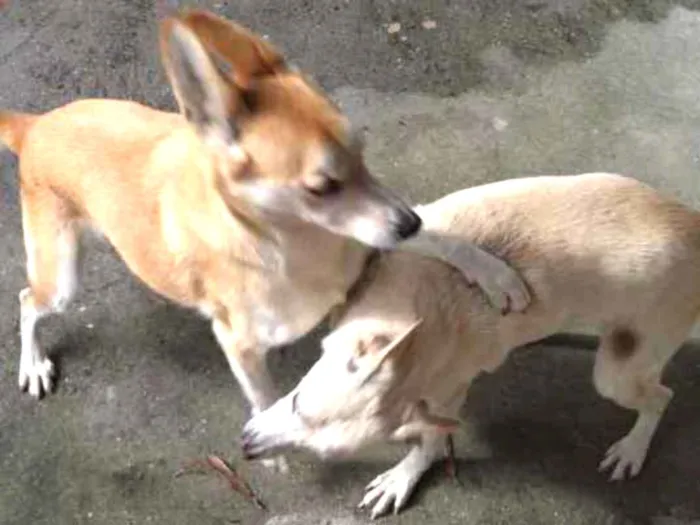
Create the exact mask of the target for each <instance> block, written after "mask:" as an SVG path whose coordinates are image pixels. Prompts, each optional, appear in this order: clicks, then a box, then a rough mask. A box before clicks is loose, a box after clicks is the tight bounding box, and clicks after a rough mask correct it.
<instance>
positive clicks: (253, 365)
mask: <svg viewBox="0 0 700 525" xmlns="http://www.w3.org/2000/svg"><path fill="white" fill-rule="evenodd" d="M212 328H213V330H214V335H215V336H216V339H217V341H218V342H219V344H220V345H221V348H222V349H223V351H224V354H225V355H226V359H227V360H228V364H229V367H230V368H231V372H233V375H234V376H235V377H236V380H237V381H238V384H239V385H240V387H241V389H242V390H243V394H244V395H245V397H246V399H247V400H248V402H249V403H250V405H251V408H252V411H253V414H257V413H259V412H262V411H263V410H265V409H266V408H267V407H269V406H270V405H272V404H273V403H274V402H275V401H276V400H277V397H278V395H277V390H276V389H275V387H274V385H273V383H272V378H271V377H270V372H269V371H268V369H267V362H266V359H265V357H266V350H267V349H266V348H261V347H259V346H255V345H251V344H250V343H249V342H248V341H245V340H242V339H241V338H240V337H237V336H236V334H235V333H234V331H233V330H232V329H231V326H230V325H229V324H227V323H226V322H224V321H222V320H214V322H213V325H212ZM262 463H263V465H265V466H266V467H269V468H273V469H276V470H278V471H280V472H282V473H286V472H287V471H288V470H289V467H288V466H287V462H286V460H285V458H284V457H283V456H278V457H276V458H267V459H263V460H262Z"/></svg>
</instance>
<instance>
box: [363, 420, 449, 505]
mask: <svg viewBox="0 0 700 525" xmlns="http://www.w3.org/2000/svg"><path fill="white" fill-rule="evenodd" d="M444 446H445V436H444V434H437V433H436V434H434V435H432V434H431V435H430V436H429V437H424V438H423V440H422V442H421V444H420V445H416V446H414V447H413V448H412V449H411V450H410V452H409V453H408V454H407V455H406V457H404V458H403V459H402V460H401V461H400V462H399V463H397V464H396V465H395V466H394V467H392V468H391V469H389V470H387V471H386V472H384V473H382V474H380V475H379V476H377V477H376V478H374V480H373V481H372V482H371V483H370V484H369V485H367V488H366V489H365V491H366V492H365V496H364V498H363V499H362V502H361V503H360V505H359V507H360V508H366V507H369V506H372V512H371V517H372V519H375V518H377V517H378V516H381V515H383V514H386V513H387V512H388V511H389V509H393V512H394V514H397V513H398V512H399V511H400V510H401V509H402V508H403V507H404V506H405V505H406V502H407V501H408V498H409V497H410V496H411V494H413V490H414V489H415V487H416V484H417V483H418V481H420V479H421V478H422V477H423V474H424V473H425V472H426V471H427V470H428V469H429V468H430V466H431V465H432V464H433V463H434V462H435V460H436V459H437V458H438V457H440V455H441V453H442V451H443V448H444Z"/></svg>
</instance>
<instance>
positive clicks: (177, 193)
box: [0, 11, 529, 410]
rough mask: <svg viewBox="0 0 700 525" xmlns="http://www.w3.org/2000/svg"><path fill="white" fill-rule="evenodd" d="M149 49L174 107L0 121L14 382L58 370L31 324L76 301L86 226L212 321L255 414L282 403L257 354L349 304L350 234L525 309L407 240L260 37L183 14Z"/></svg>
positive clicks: (509, 291) (34, 380)
mask: <svg viewBox="0 0 700 525" xmlns="http://www.w3.org/2000/svg"><path fill="white" fill-rule="evenodd" d="M160 45H161V52H162V55H163V61H164V65H165V69H166V72H167V74H168V78H169V80H170V82H171V84H172V86H173V90H174V93H175V96H176V99H177V102H178V105H179V108H180V113H169V112H164V111H159V110H156V109H152V108H149V107H146V106H143V105H141V104H137V103H135V102H130V101H120V100H80V101H77V102H72V103H70V104H67V105H65V106H62V107H59V108H57V109H54V110H52V111H49V112H47V113H44V114H42V115H38V116H31V115H25V114H21V113H10V112H2V113H0V138H2V139H3V140H4V141H5V142H6V143H7V144H8V146H9V147H10V148H11V149H12V150H13V151H15V152H16V153H17V154H18V155H19V157H20V194H21V203H22V216H23V229H24V239H25V246H26V251H27V273H28V278H29V288H27V289H25V290H23V291H22V292H21V306H22V356H21V362H20V374H19V383H20V386H22V387H28V388H29V391H30V393H31V394H32V395H34V396H37V397H38V396H40V395H41V393H42V390H43V391H48V390H50V389H51V386H52V378H51V374H52V372H53V367H52V364H51V362H50V360H48V358H46V356H45V355H44V352H43V350H42V349H41V348H40V347H39V345H38V343H37V341H36V337H35V325H36V323H37V321H38V320H39V318H41V317H42V316H44V315H46V314H47V313H50V312H52V311H60V310H62V309H63V308H65V307H66V305H67V304H68V303H69V301H70V299H71V297H72V296H73V294H74V293H75V291H76V288H77V272H78V268H77V265H78V262H79V253H78V252H79V239H80V235H81V232H82V230H83V229H84V228H85V227H86V226H89V227H90V228H94V229H96V230H98V231H100V232H102V233H103V234H104V235H105V236H106V237H107V239H108V240H109V241H110V242H111V243H112V245H113V246H114V247H115V249H116V251H117V252H118V253H119V254H120V255H121V257H122V258H123V259H124V261H125V262H126V264H127V265H128V267H129V268H130V269H131V271H132V272H133V273H134V274H135V275H136V276H138V277H139V278H140V279H141V280H142V281H143V282H145V283H146V284H147V285H148V286H150V287H151V288H153V289H154V290H156V291H157V292H159V293H160V294H162V295H164V296H165V297H168V298H169V299H171V300H173V301H176V302H178V303H180V304H183V305H186V306H189V307H192V308H196V309H198V310H199V311H201V312H202V313H203V314H204V315H206V316H207V317H209V318H210V319H211V320H212V324H213V329H214V332H215V334H216V336H217V339H218V340H219V343H220V344H221V346H222V347H223V350H224V352H225V353H226V356H227V358H228V361H229V364H230V366H231V368H232V370H233V372H234V373H235V375H236V377H237V378H238V380H239V382H240V383H241V386H242V388H243V390H244V392H245V394H246V396H247V397H248V399H249V400H250V401H251V403H252V404H253V407H254V408H255V409H256V410H260V409H262V408H264V407H266V406H267V405H269V404H270V403H271V402H272V401H273V400H274V398H275V392H274V388H273V386H272V384H271V381H270V379H269V376H268V374H267V370H266V367H265V361H264V354H265V350H266V349H267V348H270V347H273V346H279V345H282V344H288V343H290V342H292V341H294V340H295V339H297V338H299V337H301V336H302V335H304V334H305V333H307V332H308V331H309V330H310V329H311V328H313V327H314V326H315V325H316V324H318V323H319V322H320V321H321V320H322V319H323V317H324V316H325V315H326V314H327V313H328V311H329V310H330V309H331V308H332V307H333V306H334V305H336V304H339V303H342V302H343V301H344V300H345V294H346V293H347V291H348V290H349V289H350V287H351V285H352V284H353V283H354V282H355V281H356V280H357V278H358V276H359V275H360V273H361V271H362V268H363V265H364V261H365V258H366V257H367V255H368V253H369V251H370V248H369V247H368V246H366V245H364V244H360V242H357V241H358V240H359V241H363V242H366V243H368V244H372V245H374V246H376V247H380V248H393V247H395V245H397V244H398V243H399V242H400V241H401V240H402V239H408V238H409V237H412V236H415V237H414V238H413V239H411V241H410V242H408V241H407V242H406V243H405V244H406V246H407V247H408V248H407V249H415V250H420V251H422V252H425V253H433V254H435V256H436V257H441V258H442V259H444V260H448V261H453V262H454V264H456V265H457V266H458V267H460V269H462V271H463V272H468V276H469V277H470V278H473V279H475V280H476V281H478V282H479V283H480V284H482V286H484V288H485V290H486V292H487V293H488V294H489V295H490V297H492V298H494V299H495V301H496V303H499V302H503V299H504V298H505V299H507V300H508V301H505V302H504V303H503V304H508V302H510V304H511V305H512V306H513V310H519V309H522V308H524V307H525V306H526V305H527V302H528V301H529V296H528V292H527V288H526V287H525V285H524V283H522V281H521V279H520V278H519V276H518V275H517V274H516V273H515V272H514V271H513V270H512V269H510V268H509V267H508V266H507V265H506V264H505V263H503V262H502V261H499V260H497V259H495V258H494V257H492V256H491V255H489V254H487V253H486V252H485V251H483V250H482V249H480V248H477V247H476V246H474V245H464V243H462V245H461V246H455V247H454V248H455V250H456V251H454V250H450V253H447V252H446V251H445V250H444V249H443V247H442V246H440V245H439V244H438V243H436V242H435V239H431V238H430V237H425V236H424V235H423V233H422V232H421V233H419V234H418V235H416V232H417V231H418V229H419V228H420V220H419V218H418V217H417V215H416V214H415V213H414V212H413V211H412V210H411V209H410V207H409V206H408V205H407V204H406V203H404V202H403V201H402V200H401V199H400V198H399V197H398V196H396V195H394V194H393V193H392V192H390V191H389V190H388V189H387V188H385V187H383V186H382V185H381V184H379V182H378V181H377V180H376V179H375V178H374V177H372V176H371V174H370V173H369V170H368V169H367V168H366V166H365V164H364V160H363V157H362V151H361V149H360V148H359V147H358V144H357V140H356V138H355V137H354V136H353V133H352V131H351V129H350V126H349V125H348V122H347V119H346V118H345V117H344V116H343V115H342V114H341V113H340V112H339V111H338V109H337V108H336V107H335V105H333V104H332V103H331V102H330V101H329V100H328V99H327V98H326V97H325V96H324V95H323V94H322V93H321V92H320V91H319V90H318V89H316V88H315V87H313V86H312V85H311V84H310V83H309V82H308V81H306V80H305V79H304V78H303V77H302V76H301V74H300V73H297V72H294V71H292V70H291V69H290V68H289V67H287V65H286V63H285V61H284V59H283V58H282V56H281V55H280V54H279V53H278V52H277V51H276V50H275V49H274V48H273V47H272V46H271V45H270V44H268V43H266V42H264V41H263V40H262V39H261V38H259V37H258V36H257V35H254V34H253V33H251V32H250V31H248V30H246V29H244V28H242V27H241V26H238V25H236V24H234V23H231V22H228V21H226V20H224V19H222V18H219V17H216V16H214V15H212V14H211V13H207V12H204V11H189V12H184V13H182V14H180V15H178V16H174V17H172V18H169V19H166V20H165V21H164V22H163V24H162V27H161V32H160ZM326 190H327V191H326ZM330 190H337V191H332V192H331V191H330Z"/></svg>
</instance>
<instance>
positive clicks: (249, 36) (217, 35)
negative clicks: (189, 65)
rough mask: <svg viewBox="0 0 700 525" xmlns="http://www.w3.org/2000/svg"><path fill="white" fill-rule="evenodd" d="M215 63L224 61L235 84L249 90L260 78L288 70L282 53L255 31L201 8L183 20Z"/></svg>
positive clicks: (186, 14)
mask: <svg viewBox="0 0 700 525" xmlns="http://www.w3.org/2000/svg"><path fill="white" fill-rule="evenodd" d="M181 20H182V23H183V24H185V25H186V26H187V27H188V28H189V29H190V30H191V31H192V32H193V33H194V34H195V35H196V36H197V38H199V40H200V41H201V42H202V44H203V45H204V47H205V48H206V49H207V51H208V52H209V53H211V54H212V55H214V58H215V60H222V61H223V62H224V63H225V64H226V66H228V71H227V72H226V73H227V74H228V75H229V77H230V79H231V81H232V82H234V83H235V84H236V85H237V86H238V87H239V88H240V89H243V90H246V89H248V88H249V87H250V86H251V83H252V81H253V80H254V79H255V78H256V77H262V76H266V75H274V74H277V73H281V72H284V71H287V70H288V67H287V64H286V61H285V60H284V57H283V56H282V54H281V53H280V52H279V51H278V50H277V49H275V47H274V46H272V45H271V44H270V43H268V42H266V41H265V40H263V39H262V38H261V37H259V36H258V35H256V34H254V33H253V32H252V31H249V30H248V29H246V28H244V27H242V26H240V25H238V24H235V23H233V22H231V21H229V20H226V19H225V18H221V17H219V16H216V15H215V14H213V13H210V12H208V11H203V10H200V9H196V10H191V11H186V12H185V13H183V15H182V17H181Z"/></svg>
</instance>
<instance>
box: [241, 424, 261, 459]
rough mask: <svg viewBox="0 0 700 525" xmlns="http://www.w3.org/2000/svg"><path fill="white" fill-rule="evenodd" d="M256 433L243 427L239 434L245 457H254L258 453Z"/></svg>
mask: <svg viewBox="0 0 700 525" xmlns="http://www.w3.org/2000/svg"><path fill="white" fill-rule="evenodd" d="M257 438H258V433H257V432H256V431H255V430H253V429H250V428H245V429H244V430H243V434H241V449H242V451H243V457H244V458H245V459H255V458H257V457H258V456H259V455H260V452H259V451H258V450H256V449H258V448H259V447H258V443H257V441H258V439H257Z"/></svg>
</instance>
